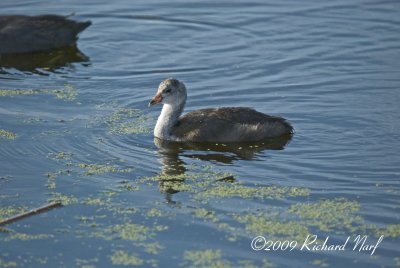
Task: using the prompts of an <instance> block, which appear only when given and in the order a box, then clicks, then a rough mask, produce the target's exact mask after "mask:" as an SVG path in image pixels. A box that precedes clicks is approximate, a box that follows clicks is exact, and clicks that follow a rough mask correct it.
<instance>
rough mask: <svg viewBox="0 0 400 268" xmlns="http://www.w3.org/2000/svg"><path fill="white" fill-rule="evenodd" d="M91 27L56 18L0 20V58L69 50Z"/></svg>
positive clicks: (22, 17) (21, 17)
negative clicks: (11, 55)
mask: <svg viewBox="0 0 400 268" xmlns="http://www.w3.org/2000/svg"><path fill="white" fill-rule="evenodd" d="M90 24H91V22H90V21H84V22H77V21H73V20H71V19H69V18H68V16H66V17H65V16H58V15H40V16H25V15H9V16H8V15H7V16H0V54H18V53H29V52H43V51H47V50H52V49H59V48H63V47H68V46H72V45H74V44H75V42H76V41H77V40H78V34H79V33H80V32H82V31H83V30H84V29H86V28H87V27H88V26H89V25H90Z"/></svg>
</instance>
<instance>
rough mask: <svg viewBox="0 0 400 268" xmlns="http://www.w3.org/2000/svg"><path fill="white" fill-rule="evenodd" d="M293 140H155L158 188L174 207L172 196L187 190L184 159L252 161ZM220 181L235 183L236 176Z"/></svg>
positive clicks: (279, 138)
mask: <svg viewBox="0 0 400 268" xmlns="http://www.w3.org/2000/svg"><path fill="white" fill-rule="evenodd" d="M291 138H292V134H290V135H284V136H281V137H277V138H273V139H268V140H264V141H260V142H252V143H227V144H222V143H189V142H186V143H180V142H171V141H166V140H161V139H158V138H154V143H155V145H156V146H157V148H158V154H159V155H160V162H161V164H162V170H161V173H160V176H159V178H160V180H159V189H160V192H162V193H164V194H165V198H166V201H167V202H168V203H172V204H175V202H174V201H173V200H172V196H173V195H174V194H175V193H178V192H180V191H179V190H177V189H184V187H182V185H183V184H185V178H186V172H187V168H186V163H185V161H183V160H182V158H195V159H200V160H203V161H210V162H217V163H222V164H231V163H233V162H234V161H237V160H253V159H255V158H256V157H257V155H258V154H259V153H261V152H263V151H264V150H283V149H284V148H285V146H286V145H287V144H288V143H289V141H290V140H291ZM219 180H220V181H226V182H234V181H235V178H234V177H233V176H226V177H223V178H220V179H219Z"/></svg>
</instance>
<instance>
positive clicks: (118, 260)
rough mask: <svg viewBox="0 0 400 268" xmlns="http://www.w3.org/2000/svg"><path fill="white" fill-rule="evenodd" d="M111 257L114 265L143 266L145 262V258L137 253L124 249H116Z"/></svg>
mask: <svg viewBox="0 0 400 268" xmlns="http://www.w3.org/2000/svg"><path fill="white" fill-rule="evenodd" d="M110 259H111V262H112V264H114V265H124V266H141V265H143V263H144V261H143V259H141V258H139V256H137V255H136V254H134V255H130V254H128V253H127V252H125V251H123V250H117V251H115V252H114V254H113V255H112V256H111V257H110Z"/></svg>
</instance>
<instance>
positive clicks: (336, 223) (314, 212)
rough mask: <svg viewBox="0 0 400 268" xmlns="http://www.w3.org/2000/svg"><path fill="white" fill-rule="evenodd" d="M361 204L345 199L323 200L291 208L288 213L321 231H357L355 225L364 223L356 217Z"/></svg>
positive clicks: (359, 217)
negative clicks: (295, 215)
mask: <svg viewBox="0 0 400 268" xmlns="http://www.w3.org/2000/svg"><path fill="white" fill-rule="evenodd" d="M359 210H360V204H359V203H358V202H356V201H348V200H347V199H345V198H335V199H332V200H329V199H328V200H322V201H319V202H315V203H303V204H296V205H293V206H291V207H290V208H289V209H288V212H291V213H294V214H297V215H298V216H299V217H300V219H302V220H303V221H305V222H306V223H307V225H309V226H316V227H318V228H319V229H320V230H321V231H324V232H330V231H332V230H333V229H337V228H342V229H343V228H345V229H348V230H353V231H355V225H356V224H357V223H361V222H362V221H363V219H362V217H361V216H358V215H356V213H357V212H358V211H359Z"/></svg>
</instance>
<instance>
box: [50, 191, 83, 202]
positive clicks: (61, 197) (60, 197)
mask: <svg viewBox="0 0 400 268" xmlns="http://www.w3.org/2000/svg"><path fill="white" fill-rule="evenodd" d="M51 195H52V197H51V198H49V199H48V202H57V201H60V202H61V204H63V205H71V204H76V203H78V198H76V197H75V196H73V195H66V194H62V193H51Z"/></svg>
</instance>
